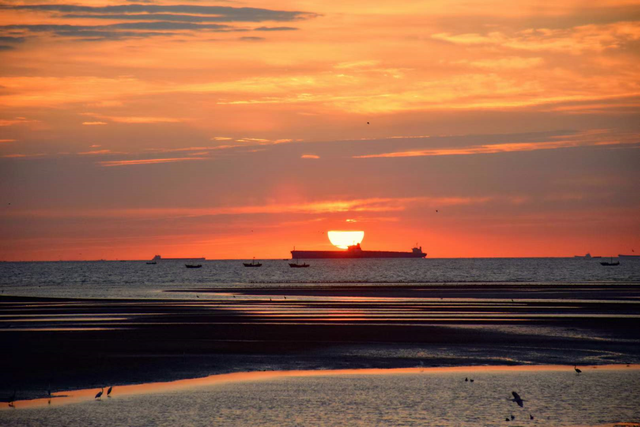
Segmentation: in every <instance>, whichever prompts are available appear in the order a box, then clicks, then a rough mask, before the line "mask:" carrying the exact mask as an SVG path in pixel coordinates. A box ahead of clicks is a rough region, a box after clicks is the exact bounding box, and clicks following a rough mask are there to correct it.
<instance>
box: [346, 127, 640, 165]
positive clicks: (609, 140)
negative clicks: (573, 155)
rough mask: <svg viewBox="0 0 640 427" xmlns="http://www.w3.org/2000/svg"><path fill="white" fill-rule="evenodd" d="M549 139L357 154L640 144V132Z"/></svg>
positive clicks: (599, 132) (445, 153)
mask: <svg viewBox="0 0 640 427" xmlns="http://www.w3.org/2000/svg"><path fill="white" fill-rule="evenodd" d="M549 139H550V140H546V141H534V142H504V143H496V144H480V145H471V146H466V147H455V148H429V149H421V150H405V151H394V152H386V153H380V154H364V155H356V156H353V158H355V159H371V158H398V157H425V156H463V155H473V154H496V153H511V152H523V151H536V150H554V149H560V148H574V147H597V146H611V145H618V146H620V145H630V144H639V145H640V135H637V134H613V133H611V132H609V131H607V130H598V129H596V130H591V131H587V132H578V133H574V134H570V135H557V136H555V137H551V138H549Z"/></svg>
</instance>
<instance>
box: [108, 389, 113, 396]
mask: <svg viewBox="0 0 640 427" xmlns="http://www.w3.org/2000/svg"><path fill="white" fill-rule="evenodd" d="M112 390H113V386H110V387H109V390H107V397H111V391H112Z"/></svg>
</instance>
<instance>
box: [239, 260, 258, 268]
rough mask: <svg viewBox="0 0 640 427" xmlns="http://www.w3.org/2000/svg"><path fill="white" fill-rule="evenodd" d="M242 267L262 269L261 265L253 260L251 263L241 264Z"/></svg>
mask: <svg viewBox="0 0 640 427" xmlns="http://www.w3.org/2000/svg"><path fill="white" fill-rule="evenodd" d="M242 265H244V266H245V267H262V263H259V262H256V259H255V258H254V259H253V261H251V262H243V263H242Z"/></svg>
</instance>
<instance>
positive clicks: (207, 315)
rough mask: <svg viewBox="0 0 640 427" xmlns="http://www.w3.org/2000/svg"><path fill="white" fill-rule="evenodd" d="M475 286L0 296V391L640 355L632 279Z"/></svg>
mask: <svg viewBox="0 0 640 427" xmlns="http://www.w3.org/2000/svg"><path fill="white" fill-rule="evenodd" d="M483 286H484V287H483ZM486 286H487V285H479V284H460V285H455V286H451V285H429V286H426V285H425V286H423V285H420V286H401V287H396V286H380V285H376V286H361V285H358V286H313V287H310V286H308V285H307V286H299V287H296V286H286V287H283V286H264V285H263V287H261V288H256V287H243V288H217V289H194V290H193V293H192V294H191V295H189V299H186V294H185V293H184V291H181V292H182V293H181V294H176V298H183V299H175V300H150V299H140V300H114V299H112V300H105V299H95V300H91V299H53V298H22V297H6V296H5V297H0V343H1V345H2V348H3V349H6V350H5V351H3V352H2V354H1V355H0V362H1V363H2V366H3V367H7V369H5V371H6V375H3V376H4V377H5V378H4V380H3V382H2V386H1V389H0V400H6V399H7V396H10V395H11V394H12V393H13V391H14V390H18V394H19V395H21V396H22V398H37V397H44V393H45V391H46V390H47V388H48V387H51V389H52V390H54V391H55V390H72V389H84V388H94V387H99V386H101V385H104V384H114V385H118V386H119V385H124V384H136V383H147V382H156V381H173V380H178V379H183V378H194V377H203V376H208V375H211V374H220V373H231V372H240V371H260V370H269V371H271V370H314V369H363V368H409V367H416V366H421V365H424V366H438V367H442V366H467V365H505V364H509V365H523V364H537V365H545V364H560V365H566V366H573V365H574V364H578V365H605V364H611V363H615V364H627V363H640V351H639V350H640V287H639V286H638V285H637V284H624V285H620V284H617V285H614V284H589V285H545V284H528V285H525V286H523V285H522V284H491V285H490V288H487V287H486ZM194 296H195V298H194Z"/></svg>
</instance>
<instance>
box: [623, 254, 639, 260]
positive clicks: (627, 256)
mask: <svg viewBox="0 0 640 427" xmlns="http://www.w3.org/2000/svg"><path fill="white" fill-rule="evenodd" d="M618 258H638V259H640V255H624V254H618Z"/></svg>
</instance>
